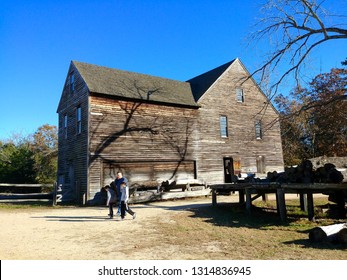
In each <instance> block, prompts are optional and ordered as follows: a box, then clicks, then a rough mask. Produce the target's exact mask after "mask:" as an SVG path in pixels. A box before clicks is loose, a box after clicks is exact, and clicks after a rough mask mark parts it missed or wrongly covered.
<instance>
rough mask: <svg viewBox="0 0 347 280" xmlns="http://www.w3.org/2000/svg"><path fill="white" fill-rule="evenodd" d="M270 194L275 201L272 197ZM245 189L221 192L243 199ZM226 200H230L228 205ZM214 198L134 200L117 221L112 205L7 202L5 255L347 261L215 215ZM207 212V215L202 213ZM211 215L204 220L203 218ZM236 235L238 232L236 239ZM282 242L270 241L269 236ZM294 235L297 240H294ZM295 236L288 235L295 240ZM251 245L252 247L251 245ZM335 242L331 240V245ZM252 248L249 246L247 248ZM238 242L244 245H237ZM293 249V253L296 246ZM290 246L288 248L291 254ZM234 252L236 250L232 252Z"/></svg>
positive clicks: (1, 240)
mask: <svg viewBox="0 0 347 280" xmlns="http://www.w3.org/2000/svg"><path fill="white" fill-rule="evenodd" d="M269 199H274V198H271V196H269ZM237 201H238V195H232V196H218V202H219V203H221V202H227V203H230V202H237ZM222 204H223V203H222ZM210 206H211V197H200V198H190V199H183V200H174V201H161V202H153V203H147V204H134V205H131V208H132V209H133V211H135V212H136V213H137V217H136V219H135V220H133V219H132V217H131V216H130V215H128V216H126V218H125V220H123V221H120V220H119V219H116V218H114V219H109V218H108V216H107V214H108V209H107V207H105V206H104V207H62V206H58V207H43V208H38V207H31V208H29V207H25V208H23V207H20V208H7V207H2V208H0V222H1V230H0V259H1V260H117V259H118V260H129V259H131V260H183V259H185V260H199V259H229V258H232V259H254V258H255V259H320V258H322V259H346V257H347V255H346V253H347V251H346V250H340V249H338V250H335V249H336V248H335V247H332V248H330V247H328V248H327V250H324V251H322V250H321V249H319V248H315V247H314V246H313V247H312V246H309V247H307V245H308V244H307V241H306V240H307V237H308V236H307V233H305V232H301V231H300V230H299V231H298V232H296V231H295V232H294V233H291V234H290V237H287V236H288V231H287V229H285V228H283V229H279V230H277V231H276V235H275V236H272V237H269V234H271V232H269V231H268V230H264V229H263V230H259V229H252V227H251V226H248V225H247V224H245V225H243V226H238V221H237V220H236V221H232V223H233V227H223V226H221V224H219V225H215V224H213V223H209V222H206V221H207V220H210V217H211V215H212V213H211V212H210V211H211V209H210ZM197 213H200V214H203V215H202V216H201V215H200V218H199V215H196V214H197ZM201 217H203V218H201ZM234 236H236V237H237V238H234ZM269 238H270V239H271V240H272V239H273V240H274V242H270V243H269V242H267V240H268V239H269ZM288 238H289V239H288ZM287 239H288V240H287ZM246 245H247V246H248V247H247V246H246ZM329 246H330V245H329ZM244 247H245V248H244ZM235 248H238V250H235ZM288 249H290V252H289V250H288ZM286 252H287V253H286ZM231 253H232V254H231Z"/></svg>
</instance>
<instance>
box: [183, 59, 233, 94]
mask: <svg viewBox="0 0 347 280" xmlns="http://www.w3.org/2000/svg"><path fill="white" fill-rule="evenodd" d="M234 61H235V59H234V60H232V61H230V62H228V63H225V64H223V65H221V66H219V67H217V68H215V69H212V70H210V71H208V72H206V73H203V74H201V75H199V76H196V77H195V78H192V79H190V80H188V81H187V82H188V83H190V84H191V87H192V92H193V95H194V98H195V101H198V100H199V99H200V97H201V96H202V95H203V94H204V93H205V92H206V91H207V90H208V89H209V88H210V87H211V86H212V84H213V83H214V82H215V81H216V80H217V79H218V78H219V77H220V76H221V75H222V74H223V73H224V72H225V71H226V70H227V69H228V67H229V66H230V65H231V64H232V63H233V62H234Z"/></svg>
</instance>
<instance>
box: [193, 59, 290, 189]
mask: <svg viewBox="0 0 347 280" xmlns="http://www.w3.org/2000/svg"><path fill="white" fill-rule="evenodd" d="M246 76H247V73H246V72H245V70H244V68H243V67H242V66H241V64H240V63H239V62H237V61H236V62H235V63H234V64H232V66H231V67H230V68H229V70H227V71H226V72H225V73H224V74H223V75H222V76H221V77H220V78H219V79H218V80H217V82H216V83H215V84H214V85H213V86H212V87H211V88H210V89H209V90H208V91H207V92H206V93H205V95H204V96H203V97H202V98H201V99H200V100H199V102H198V103H199V105H200V106H201V108H200V109H199V116H198V119H199V121H198V131H199V139H200V145H199V149H197V153H198V155H197V160H198V171H199V174H198V177H199V179H204V180H205V181H207V182H208V183H211V184H213V183H221V182H224V172H223V157H228V156H231V157H233V159H234V160H240V162H241V171H242V172H256V171H257V170H256V159H257V157H259V156H264V159H265V170H266V172H267V171H269V170H283V156H282V144H281V136H280V135H281V134H280V127H279V123H278V122H277V123H275V124H274V125H272V126H269V124H270V123H271V122H272V121H274V120H275V119H276V118H277V117H278V116H277V113H276V111H275V110H274V109H273V108H272V106H268V107H267V108H266V110H265V111H264V110H262V109H263V108H264V105H265V103H266V101H267V100H266V97H265V96H264V95H263V94H262V93H261V91H260V90H259V88H258V87H257V86H256V84H255V83H254V82H253V80H252V79H249V80H247V81H246V82H245V83H243V84H242V81H243V79H241V78H242V77H246ZM238 87H241V88H242V89H243V92H244V102H243V103H240V102H237V100H236V88H238ZM221 101H222V102H221ZM222 115H223V116H227V118H228V131H229V135H228V137H226V138H223V137H221V136H220V125H219V118H220V116H222ZM257 119H260V120H261V122H262V128H263V138H262V139H261V140H257V139H256V137H255V121H256V120H257Z"/></svg>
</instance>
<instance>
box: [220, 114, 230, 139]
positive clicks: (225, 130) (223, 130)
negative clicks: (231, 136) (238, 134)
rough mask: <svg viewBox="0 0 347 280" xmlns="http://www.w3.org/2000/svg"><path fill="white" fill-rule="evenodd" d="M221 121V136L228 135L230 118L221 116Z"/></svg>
mask: <svg viewBox="0 0 347 280" xmlns="http://www.w3.org/2000/svg"><path fill="white" fill-rule="evenodd" d="M219 123H220V136H221V137H228V118H227V116H220V118H219Z"/></svg>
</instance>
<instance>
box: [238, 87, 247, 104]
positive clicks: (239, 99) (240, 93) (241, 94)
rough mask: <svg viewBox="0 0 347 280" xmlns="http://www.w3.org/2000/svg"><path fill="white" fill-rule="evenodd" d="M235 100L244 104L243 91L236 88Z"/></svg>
mask: <svg viewBox="0 0 347 280" xmlns="http://www.w3.org/2000/svg"><path fill="white" fill-rule="evenodd" d="M236 100H237V102H240V103H243V102H245V96H244V94H243V89H242V88H237V89H236Z"/></svg>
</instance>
